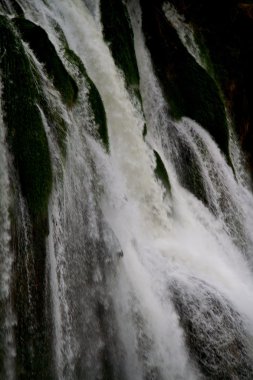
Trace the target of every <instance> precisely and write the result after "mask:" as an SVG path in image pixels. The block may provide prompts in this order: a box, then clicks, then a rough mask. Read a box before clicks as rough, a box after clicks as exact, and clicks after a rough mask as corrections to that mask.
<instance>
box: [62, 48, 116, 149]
mask: <svg viewBox="0 0 253 380" xmlns="http://www.w3.org/2000/svg"><path fill="white" fill-rule="evenodd" d="M64 52H65V54H64V55H65V58H66V59H67V60H68V61H69V62H70V63H71V64H72V65H74V66H75V67H76V68H77V69H78V71H79V72H80V74H81V75H82V76H83V77H84V78H85V81H86V83H87V86H88V91H89V92H88V102H89V106H90V110H91V114H92V115H93V117H94V121H95V123H96V125H97V126H98V130H97V132H98V134H99V137H100V139H101V140H102V143H103V145H104V147H105V149H106V151H107V152H109V137H108V130H107V121H106V113H105V109H104V105H103V102H102V99H101V97H100V94H99V92H98V90H97V88H96V86H95V84H94V83H93V82H92V80H91V79H90V77H89V76H88V74H87V71H86V69H85V67H84V65H83V63H82V61H81V59H80V58H79V57H78V56H77V55H76V54H75V53H74V52H73V50H71V49H69V48H68V46H66V47H65V50H64Z"/></svg>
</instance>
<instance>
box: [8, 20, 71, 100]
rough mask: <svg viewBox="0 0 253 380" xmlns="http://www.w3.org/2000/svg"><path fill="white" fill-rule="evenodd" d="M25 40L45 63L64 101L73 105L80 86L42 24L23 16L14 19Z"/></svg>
mask: <svg viewBox="0 0 253 380" xmlns="http://www.w3.org/2000/svg"><path fill="white" fill-rule="evenodd" d="M13 21H14V22H15V25H16V27H17V28H18V30H19V31H20V34H21V36H22V38H23V39H24V41H26V42H28V43H29V46H30V48H31V49H32V50H33V52H34V54H35V55H36V57H37V59H38V60H39V61H40V62H41V63H43V64H44V65H45V69H46V71H47V74H48V76H49V77H50V78H51V79H52V81H53V84H54V86H55V87H56V89H57V90H58V91H59V92H60V94H61V96H62V99H63V101H64V102H65V104H66V105H67V106H69V107H71V106H73V105H74V103H75V101H76V99H77V95H78V87H77V85H76V83H75V81H74V79H73V78H72V77H71V75H70V74H69V73H68V71H67V70H66V68H65V67H64V65H63V63H62V61H61V60H60V58H59V56H58V54H57V52H56V50H55V47H54V45H53V44H52V42H51V41H50V40H49V38H48V35H47V33H46V32H45V31H44V29H42V28H41V27H40V26H38V25H36V24H34V23H32V22H31V21H28V20H26V19H23V18H16V19H14V20H13Z"/></svg>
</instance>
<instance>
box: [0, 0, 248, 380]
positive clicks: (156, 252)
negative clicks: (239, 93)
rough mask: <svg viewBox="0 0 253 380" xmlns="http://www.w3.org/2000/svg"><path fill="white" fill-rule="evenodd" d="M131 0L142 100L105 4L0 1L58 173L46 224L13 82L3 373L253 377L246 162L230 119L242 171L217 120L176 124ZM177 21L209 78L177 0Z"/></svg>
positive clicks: (0, 128)
mask: <svg viewBox="0 0 253 380" xmlns="http://www.w3.org/2000/svg"><path fill="white" fill-rule="evenodd" d="M14 3H15V4H16V3H17V5H18V9H21V10H22V12H23V15H22V16H20V15H19V17H17V15H18V13H17V12H18V11H17V5H16V6H14V5H13V4H14ZM7 4H8V6H7ZM123 5H124V7H125V9H126V12H127V15H128V18H129V23H130V24H129V25H130V27H131V30H132V31H133V45H134V52H135V56H136V61H137V66H138V74H139V80H140V83H139V89H138V90H139V96H138V94H137V93H136V92H135V91H133V90H131V89H130V88H129V86H128V83H127V78H126V75H125V73H124V70H122V68H120V67H118V65H117V61H116V59H115V57H114V56H113V54H112V50H111V45H110V43H108V42H107V41H106V38H105V33H104V25H103V22H102V17H101V9H100V2H99V1H90V0H85V1H83V0H61V2H60V3H59V1H57V0H51V1H44V0H36V1H33V2H29V1H27V0H18V1H17V2H10V3H9V2H6V1H4V2H3V3H0V17H6V20H7V21H6V23H7V24H8V25H9V23H11V26H10V27H9V26H6V29H4V30H8V33H13V36H14V37H13V38H14V39H17V41H21V42H19V44H20V45H18V43H17V46H18V48H17V49H20V51H21V52H22V57H23V56H24V57H25V58H24V59H25V62H27V65H28V66H29V70H30V71H29V72H30V73H31V74H30V75H31V77H32V78H33V79H32V80H33V81H34V83H35V85H34V88H35V90H34V94H36V96H35V95H34V97H35V100H33V99H32V100H29V102H30V103H32V102H33V101H34V107H35V109H36V115H37V117H38V120H39V122H38V124H39V123H41V125H42V129H43V133H44V134H43V136H44V137H43V138H44V140H43V141H44V144H45V145H46V146H48V154H49V157H50V163H51V169H50V170H51V171H52V184H51V187H50V191H49V196H48V199H47V202H46V203H45V204H46V206H43V207H44V208H43V211H41V210H40V209H39V212H38V213H36V214H35V213H33V210H32V208H31V202H33V201H34V199H33V198H30V196H29V194H30V193H29V192H28V190H26V188H25V185H24V184H23V182H22V173H20V171H19V170H20V162H21V161H22V158H21V161H18V160H19V158H18V159H17V158H15V157H16V156H15V154H16V151H15V150H18V148H17V146H16V145H15V144H13V145H12V139H15V132H13V131H11V132H9V133H8V132H7V130H8V125H7V124H8V123H7V121H5V120H7V119H5V118H6V115H5V114H6V111H4V109H3V105H4V96H7V95H5V93H4V92H3V91H4V85H2V84H1V86H0V165H1V166H0V249H1V256H0V339H1V341H0V377H1V376H2V377H3V378H4V379H6V380H9V379H19V378H20V379H26V378H31V379H42V378H48V379H49V378H50V379H51V378H52V379H57V380H61V379H66V380H70V379H71V380H74V379H76V380H79V379H87V380H92V379H94V380H95V379H97V380H98V379H103V380H106V379H110V380H113V379H115V380H119V379H122V380H123V379H126V380H130V379H131V380H142V379H143V380H144V379H150V380H151V379H155V380H160V379H171V380H174V379H175V380H176V379H182V380H186V379H187V380H190V379H192V380H195V379H204V378H217V379H222V378H227V379H230V378H231V379H232V378H233V379H237V378H238V379H239V378H240V379H251V378H252V376H253V361H252V354H253V346H252V342H253V303H252V298H253V276H252V267H253V257H252V249H253V228H252V227H253V196H252V191H251V184H250V179H249V176H248V174H247V171H246V169H245V161H244V157H243V153H242V152H241V149H240V146H239V143H238V141H237V137H236V135H235V133H234V131H233V130H232V127H231V125H229V128H230V129H231V130H230V133H229V136H230V141H229V149H230V156H231V157H230V160H231V162H228V160H227V158H226V157H225V155H224V154H223V153H222V152H221V150H220V148H219V147H218V145H217V143H216V142H215V141H214V138H213V137H212V136H211V135H210V134H209V132H208V131H206V130H205V129H204V127H203V126H201V125H199V124H198V123H197V122H196V121H194V120H192V119H190V118H189V117H182V118H180V119H178V120H175V119H174V118H173V117H172V113H171V106H170V104H169V103H168V101H167V99H166V97H165V95H164V92H163V90H162V87H161V83H160V81H159V79H158V77H157V75H156V71H155V68H154V66H153V62H152V56H151V54H150V52H149V50H148V48H147V46H146V41H145V37H144V34H143V30H142V9H141V5H140V4H139V1H137V0H128V1H126V2H123ZM164 11H165V13H166V17H167V18H168V19H169V20H170V21H171V23H172V25H173V26H174V28H175V29H177V30H178V33H179V35H180V38H181V40H182V41H183V43H184V44H185V45H186V46H187V49H188V51H189V52H190V53H191V55H193V56H194V57H195V59H196V61H197V63H198V64H199V65H201V66H203V67H204V68H205V67H206V66H205V63H202V61H201V54H200V50H199V47H198V46H197V43H196V41H195V40H194V37H193V34H192V32H191V30H190V29H189V30H188V29H187V28H188V26H186V24H185V23H184V20H183V19H182V18H180V16H178V15H177V14H176V11H175V10H174V8H173V7H172V6H170V4H167V5H166V7H164ZM24 18H25V19H26V20H28V21H29V24H27V25H28V26H26V25H25V24H22V23H23V21H24ZM22 20H23V21H22ZM28 21H27V22H28ZM4 22H5V21H4ZM1 23H2V21H1V19H0V28H1V25H2V24H1ZM22 28H24V29H22ZM26 28H27V29H26ZM29 28H30V29H31V28H34V30H35V31H36V33H38V36H39V37H40V38H42V39H43V41H44V42H43V43H44V44H42V46H43V49H46V48H48V49H51V50H49V51H50V54H51V56H50V58H51V61H50V60H49V61H48V57H46V55H47V52H46V53H45V52H43V49H42V51H39V47H37V48H36V43H37V42H38V41H36V40H35V45H33V42H34V41H33V39H32V37H31V35H29V30H30V29H29ZM36 28H37V29H36ZM10 30H11V31H12V32H9V31H10ZM26 33H27V34H26ZM45 33H46V34H45ZM119 33H120V31H119ZM8 36H9V35H8ZM27 36H28V37H27ZM39 37H38V38H39ZM0 38H1V37H0ZM8 38H9V37H8ZM29 38H30V41H29V40H28V39H29ZM45 41H46V42H45ZM0 48H1V44H0ZM36 49H37V50H36ZM119 49H120V47H119ZM0 54H1V55H0V80H1V81H2V79H1V77H2V73H1V70H4V69H6V66H3V69H2V68H1V60H2V58H1V57H2V56H3V55H5V50H0ZM55 57H57V58H55ZM57 59H58V60H59V62H58V61H57ZM53 60H54V62H57V63H56V67H57V70H59V71H58V73H59V72H61V73H62V74H59V75H62V76H64V78H63V79H62V78H61V79H60V80H63V81H66V82H65V84H64V85H62V84H61V83H60V84H59V82H57V74H56V73H55V72H53V68H52V67H53V66H50V62H51V63H52V61H53ZM52 65H53V64H52ZM61 65H62V66H63V68H62V66H61ZM50 70H51V71H50ZM52 72H53V74H52ZM8 75H9V72H8ZM5 83H6V82H5ZM31 83H33V82H31ZM31 83H30V87H31V88H33V87H32V86H33V84H31ZM66 83H68V84H66ZM74 84H75V85H76V90H75V86H74ZM65 85H66V86H67V85H69V87H68V93H67V95H65V93H64V91H65V90H64V88H65V87H64V86H65ZM71 86H72V87H71ZM70 88H71V89H73V88H74V90H73V96H72V98H71V99H68V97H67V96H69V93H70V92H71V91H72V90H71V91H70ZM134 90H135V89H134ZM31 91H32V90H31ZM25 96H26V94H24V97H25ZM92 96H93V98H94V99H95V102H93V103H92V99H93V98H92ZM2 99H3V100H2ZM6 103H7V101H6ZM30 103H29V104H30ZM92 104H93V106H92ZM94 104H95V105H96V107H100V108H99V110H100V114H99V115H100V117H101V115H102V114H103V112H104V119H103V120H104V124H106V127H104V128H106V131H105V130H103V127H101V125H102V124H103V122H99V121H98V118H97V116H96V110H95V106H94ZM98 104H100V105H99V106H98ZM101 107H102V108H101ZM101 109H102V110H103V112H102V111H101ZM36 120H37V119H36ZM35 124H36V123H35V121H34V125H35ZM228 124H229V123H228ZM36 125H37V124H36ZM34 128H35V127H34ZM101 131H103V132H101ZM38 133H39V132H38ZM41 133H42V132H41ZM7 136H8V137H7ZM41 139H42V138H41ZM36 143H37V144H38V150H39V149H40V145H39V143H38V141H36ZM12 147H14V148H12ZM12 149H13V151H12ZM33 151H34V150H33ZM46 152H47V151H46ZM39 154H40V153H38V156H39ZM29 159H31V160H32V159H33V157H30V156H29ZM17 162H18V164H17ZM159 163H160V170H161V165H162V171H163V175H161V174H160V175H158V174H157V173H158V172H159ZM38 170H40V167H39V169H38ZM193 172H194V173H195V174H194V176H195V177H194V178H192V177H191V176H192V173H193ZM164 173H166V175H165V174H164ZM40 175H41V177H43V176H45V177H46V175H48V176H50V175H49V174H45V172H43V168H41V174H40ZM164 175H165V176H166V180H164ZM43 178H44V177H43ZM39 190H40V189H39ZM36 191H37V188H36ZM27 194H28V195H27ZM34 204H35V203H34ZM43 205H44V203H43ZM45 210H46V211H45ZM19 285H20V286H19ZM19 297H20V299H19ZM23 342H25V344H23ZM29 376H30V377H29Z"/></svg>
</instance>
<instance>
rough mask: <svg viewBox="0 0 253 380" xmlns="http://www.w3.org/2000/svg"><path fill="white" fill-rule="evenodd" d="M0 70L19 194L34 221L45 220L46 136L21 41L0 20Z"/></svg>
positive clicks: (47, 182) (48, 187) (48, 185)
mask: <svg viewBox="0 0 253 380" xmlns="http://www.w3.org/2000/svg"><path fill="white" fill-rule="evenodd" d="M0 34H1V36H2V37H3V38H1V40H0V56H1V57H2V59H1V61H0V68H1V72H2V81H3V99H4V111H5V113H4V119H5V123H6V125H7V127H8V142H9V144H10V146H11V148H12V149H11V150H12V152H13V154H14V158H15V165H16V168H17V170H18V173H19V177H20V183H21V188H22V192H23V194H24V196H25V198H26V200H27V203H28V207H29V211H30V213H31V215H33V216H34V217H36V218H37V217H42V216H43V218H44V217H45V215H46V214H47V204H48V198H49V195H50V192H51V187H52V169H51V162H50V155H49V148H48V142H47V137H46V133H45V130H44V127H43V123H42V120H41V116H40V112H39V110H38V107H37V102H38V99H39V92H38V84H37V82H36V80H35V77H34V74H33V69H32V67H31V64H30V62H29V59H28V57H27V56H26V53H25V51H24V48H23V46H22V43H21V41H20V40H19V38H18V36H17V35H16V34H15V32H14V30H13V28H12V26H11V24H10V22H9V21H8V20H7V19H6V18H5V17H3V16H0Z"/></svg>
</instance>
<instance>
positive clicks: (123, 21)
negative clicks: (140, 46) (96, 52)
mask: <svg viewBox="0 0 253 380" xmlns="http://www.w3.org/2000/svg"><path fill="white" fill-rule="evenodd" d="M100 9H101V20H102V24H103V33H104V38H105V40H106V41H107V42H108V44H109V48H110V49H111V52H112V55H113V58H114V60H115V63H116V65H117V66H118V67H119V68H120V69H121V70H122V71H123V73H124V75H125V80H126V84H127V86H128V87H129V88H130V89H131V88H132V89H133V91H134V92H135V94H137V95H138V97H140V96H139V94H138V92H139V72H138V67H137V62H136V57H135V51H134V42H133V32H132V29H131V23H130V20H129V16H128V13H127V9H126V6H125V5H124V4H123V2H122V1H121V0H102V1H101V2H100Z"/></svg>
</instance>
